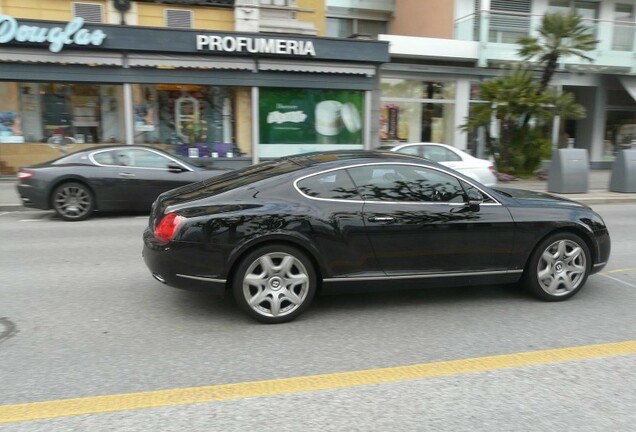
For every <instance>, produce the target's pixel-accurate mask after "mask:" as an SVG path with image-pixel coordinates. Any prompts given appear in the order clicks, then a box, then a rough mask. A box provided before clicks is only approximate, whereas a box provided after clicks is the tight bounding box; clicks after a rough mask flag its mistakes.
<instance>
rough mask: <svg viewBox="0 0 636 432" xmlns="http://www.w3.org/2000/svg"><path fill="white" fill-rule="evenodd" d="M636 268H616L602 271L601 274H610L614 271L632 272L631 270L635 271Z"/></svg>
mask: <svg viewBox="0 0 636 432" xmlns="http://www.w3.org/2000/svg"><path fill="white" fill-rule="evenodd" d="M634 270H636V268H635V267H632V268H624V269H616V270H609V271H604V272H600V273H599V274H600V275H608V274H612V273H624V272H630V271H634Z"/></svg>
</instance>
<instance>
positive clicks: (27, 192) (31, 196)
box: [16, 183, 51, 210]
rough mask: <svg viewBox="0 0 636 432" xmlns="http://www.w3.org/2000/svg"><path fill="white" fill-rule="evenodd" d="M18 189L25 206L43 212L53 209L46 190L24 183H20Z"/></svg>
mask: <svg viewBox="0 0 636 432" xmlns="http://www.w3.org/2000/svg"><path fill="white" fill-rule="evenodd" d="M16 189H17V190H18V195H19V196H20V201H22V205H23V206H25V207H33V208H37V209H41V210H49V209H50V208H51V206H49V200H48V197H47V193H46V191H45V190H43V189H40V188H36V187H33V186H31V185H28V184H24V183H18V184H17V186H16Z"/></svg>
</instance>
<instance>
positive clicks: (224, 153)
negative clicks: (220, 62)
mask: <svg viewBox="0 0 636 432" xmlns="http://www.w3.org/2000/svg"><path fill="white" fill-rule="evenodd" d="M242 93H243V92H241V91H240V88H233V87H221V86H206V85H179V84H158V85H135V86H133V100H134V104H135V112H134V115H135V118H134V133H135V142H136V143H140V144H161V145H163V146H164V148H166V149H167V150H169V151H171V152H173V153H176V154H179V155H181V156H188V157H238V156H243V155H245V154H247V153H248V149H249V142H251V136H246V137H245V145H244V147H243V149H241V148H240V147H239V143H238V139H237V136H238V135H239V133H238V132H237V131H236V127H238V126H240V127H242V129H241V131H240V134H241V135H242V134H244V133H245V131H244V130H243V129H246V128H247V129H249V125H250V123H251V119H249V118H245V120H246V121H244V122H242V123H241V124H240V125H238V124H237V122H236V121H235V114H234V113H235V112H237V111H238V108H237V101H236V99H237V98H236V94H242ZM240 103H241V104H244V103H245V101H243V100H242V99H241V101H240ZM241 111H242V112H244V111H245V110H241ZM248 111H249V110H248ZM248 141H249V142H248Z"/></svg>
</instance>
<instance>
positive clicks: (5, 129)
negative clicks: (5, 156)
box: [0, 82, 24, 143]
mask: <svg viewBox="0 0 636 432" xmlns="http://www.w3.org/2000/svg"><path fill="white" fill-rule="evenodd" d="M19 100H20V95H19V89H18V85H17V83H10V82H0V143H20V142H24V134H23V130H22V125H23V119H22V116H21V115H20V108H19Z"/></svg>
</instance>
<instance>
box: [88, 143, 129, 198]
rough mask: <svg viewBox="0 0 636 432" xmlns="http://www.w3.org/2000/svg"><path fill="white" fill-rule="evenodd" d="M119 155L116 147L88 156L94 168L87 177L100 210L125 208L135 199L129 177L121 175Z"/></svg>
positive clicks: (120, 155) (120, 154)
mask: <svg viewBox="0 0 636 432" xmlns="http://www.w3.org/2000/svg"><path fill="white" fill-rule="evenodd" d="M121 157H122V153H121V151H119V150H117V149H109V150H98V151H95V152H93V153H91V154H90V156H89V159H90V160H91V161H92V162H93V164H94V169H93V172H92V173H91V174H90V175H89V176H88V177H89V178H90V179H91V187H92V189H93V191H94V192H95V195H96V199H97V207H98V208H99V209H100V210H125V209H128V208H129V207H130V203H131V202H132V201H134V200H135V197H134V196H132V194H133V193H134V192H133V190H132V189H131V187H130V186H131V185H130V181H129V178H128V177H127V176H122V175H121V172H122V168H121V166H120V159H121Z"/></svg>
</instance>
